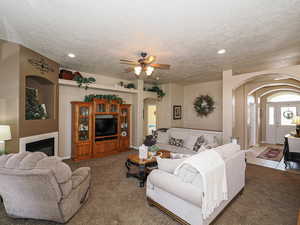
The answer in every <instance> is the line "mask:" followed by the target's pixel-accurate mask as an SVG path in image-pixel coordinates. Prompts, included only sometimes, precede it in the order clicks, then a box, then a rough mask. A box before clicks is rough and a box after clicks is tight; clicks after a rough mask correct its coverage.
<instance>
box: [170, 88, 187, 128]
mask: <svg viewBox="0 0 300 225" xmlns="http://www.w3.org/2000/svg"><path fill="white" fill-rule="evenodd" d="M170 94H171V118H170V119H171V127H182V126H183V120H184V86H182V85H180V84H171V85H170ZM174 105H181V110H182V118H181V120H174V119H173V106H174Z"/></svg>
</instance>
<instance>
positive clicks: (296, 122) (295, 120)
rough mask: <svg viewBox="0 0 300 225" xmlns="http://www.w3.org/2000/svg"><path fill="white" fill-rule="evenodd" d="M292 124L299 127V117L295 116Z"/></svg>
mask: <svg viewBox="0 0 300 225" xmlns="http://www.w3.org/2000/svg"><path fill="white" fill-rule="evenodd" d="M292 123H293V124H296V125H300V116H295V117H294V118H293V121H292Z"/></svg>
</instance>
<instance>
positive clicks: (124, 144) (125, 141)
mask: <svg viewBox="0 0 300 225" xmlns="http://www.w3.org/2000/svg"><path fill="white" fill-rule="evenodd" d="M128 150H129V138H127V137H126V138H122V137H121V138H120V151H128Z"/></svg>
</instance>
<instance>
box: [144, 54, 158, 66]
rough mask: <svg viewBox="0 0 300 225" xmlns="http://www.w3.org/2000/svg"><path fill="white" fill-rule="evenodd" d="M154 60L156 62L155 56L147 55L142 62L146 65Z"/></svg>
mask: <svg viewBox="0 0 300 225" xmlns="http://www.w3.org/2000/svg"><path fill="white" fill-rule="evenodd" d="M155 60H156V57H155V56H153V55H149V56H148V57H147V58H146V59H145V60H144V63H146V64H151V63H153V62H154V61H155Z"/></svg>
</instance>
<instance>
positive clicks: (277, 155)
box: [257, 147, 283, 162]
mask: <svg viewBox="0 0 300 225" xmlns="http://www.w3.org/2000/svg"><path fill="white" fill-rule="evenodd" d="M282 157H283V149H282V148H271V147H267V148H266V150H264V151H263V152H262V153H260V154H259V155H258V156H257V158H260V159H266V160H272V161H276V162H280V161H281V159H282Z"/></svg>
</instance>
